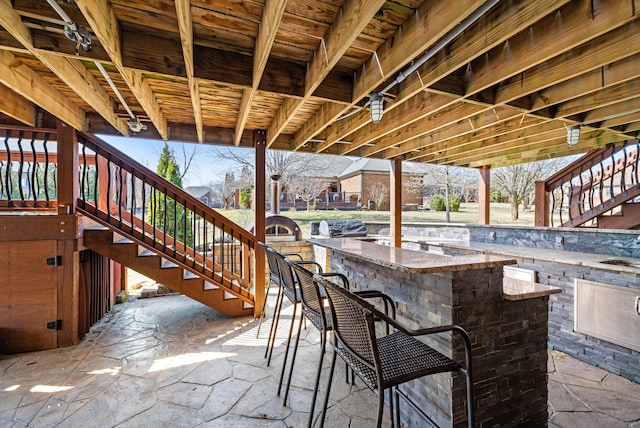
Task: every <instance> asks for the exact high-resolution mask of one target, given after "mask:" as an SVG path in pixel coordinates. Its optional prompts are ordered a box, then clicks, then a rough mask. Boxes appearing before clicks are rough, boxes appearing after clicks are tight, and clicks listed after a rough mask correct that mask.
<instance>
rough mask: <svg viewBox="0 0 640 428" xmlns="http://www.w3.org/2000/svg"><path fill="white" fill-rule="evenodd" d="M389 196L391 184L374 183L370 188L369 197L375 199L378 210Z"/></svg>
mask: <svg viewBox="0 0 640 428" xmlns="http://www.w3.org/2000/svg"><path fill="white" fill-rule="evenodd" d="M388 196H389V186H387V185H386V184H383V183H377V184H374V185H373V186H371V187H370V188H369V197H370V198H371V200H373V203H374V204H375V208H376V210H377V211H379V210H380V208H381V207H382V204H383V203H384V200H385V199H387V197H388Z"/></svg>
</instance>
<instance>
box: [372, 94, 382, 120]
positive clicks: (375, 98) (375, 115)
mask: <svg viewBox="0 0 640 428" xmlns="http://www.w3.org/2000/svg"><path fill="white" fill-rule="evenodd" d="M369 110H370V111H371V121H372V122H373V123H378V122H380V120H381V119H382V115H383V114H384V99H383V98H382V95H381V94H380V92H372V93H371V97H370V99H369Z"/></svg>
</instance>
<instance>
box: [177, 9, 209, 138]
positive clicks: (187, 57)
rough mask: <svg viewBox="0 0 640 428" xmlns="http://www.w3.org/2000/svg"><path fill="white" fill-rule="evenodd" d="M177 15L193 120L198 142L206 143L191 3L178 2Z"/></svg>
mask: <svg viewBox="0 0 640 428" xmlns="http://www.w3.org/2000/svg"><path fill="white" fill-rule="evenodd" d="M176 14H177V16H178V29H179V30H180V42H181V43H182V54H183V55H184V66H185V70H186V72H187V80H188V83H189V93H190V94H191V104H192V105H193V118H194V119H195V122H196V132H197V134H198V142H200V143H202V142H203V141H204V130H203V125H202V106H201V105H200V88H199V85H198V81H197V80H196V78H195V74H194V66H193V23H192V22H193V21H192V19H191V1H190V0H176Z"/></svg>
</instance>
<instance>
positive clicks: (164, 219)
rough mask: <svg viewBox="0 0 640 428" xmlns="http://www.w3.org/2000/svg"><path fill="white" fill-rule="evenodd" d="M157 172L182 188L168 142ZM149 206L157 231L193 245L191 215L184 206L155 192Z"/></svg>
mask: <svg viewBox="0 0 640 428" xmlns="http://www.w3.org/2000/svg"><path fill="white" fill-rule="evenodd" d="M156 172H157V173H158V175H160V176H162V177H164V178H166V179H167V180H168V181H170V182H171V183H173V184H175V185H176V186H177V187H179V188H182V175H181V174H180V167H179V166H178V164H177V163H176V158H175V155H174V153H173V150H171V149H169V145H168V144H167V143H166V142H165V143H164V147H163V148H162V153H161V154H160V159H159V160H158V169H157V171H156ZM149 205H150V206H149V218H148V221H149V223H151V224H154V225H155V227H156V229H159V230H161V231H163V232H165V233H166V234H167V235H169V236H171V237H173V238H175V239H176V240H178V241H181V242H184V243H185V244H186V245H191V241H192V236H191V215H190V214H189V213H187V212H186V210H185V209H184V207H183V206H182V205H180V204H176V201H175V200H173V199H170V198H169V196H168V195H166V196H165V195H162V194H160V193H159V192H155V194H154V196H153V198H152V199H151V202H150V204H149Z"/></svg>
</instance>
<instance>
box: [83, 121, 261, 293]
mask: <svg viewBox="0 0 640 428" xmlns="http://www.w3.org/2000/svg"><path fill="white" fill-rule="evenodd" d="M78 143H79V151H80V162H79V163H80V165H79V167H80V174H79V181H80V184H79V185H80V188H79V198H78V211H79V212H81V213H82V214H83V215H85V216H87V217H89V218H91V219H93V220H95V221H96V222H98V223H100V224H102V225H103V226H106V227H107V228H109V229H111V230H113V231H115V232H116V233H117V234H119V235H122V236H124V237H126V238H127V239H130V240H131V241H132V242H134V243H135V244H137V245H139V246H142V247H144V248H146V249H148V250H151V251H153V252H154V253H156V254H159V255H161V256H162V257H163V258H165V259H167V260H170V261H171V262H173V263H175V264H176V265H178V266H180V267H181V268H182V269H184V270H186V271H189V272H191V273H192V274H195V275H198V276H200V277H201V278H203V279H204V280H206V281H209V282H211V283H213V284H215V285H216V286H218V287H221V288H222V289H223V290H224V291H226V292H228V293H230V294H231V295H233V296H236V297H237V298H239V299H241V300H242V301H244V302H246V303H247V304H249V305H254V304H255V296H254V293H253V291H252V284H253V280H252V277H251V275H252V261H253V260H254V257H253V252H254V249H255V237H254V235H252V234H251V233H250V232H248V231H247V230H245V229H243V228H242V227H240V226H238V225H237V224H235V223H233V222H232V221H230V220H229V219H227V218H225V217H224V216H222V215H221V214H219V213H217V212H216V211H214V210H213V209H211V208H209V207H208V206H206V205H204V204H203V203H202V202H200V201H199V200H197V199H196V198H194V197H193V196H191V195H189V194H187V193H186V192H185V191H184V190H182V189H180V188H178V187H177V186H175V185H174V184H172V183H170V182H169V181H167V180H165V179H164V178H162V177H160V176H158V175H157V174H156V173H154V172H152V171H151V170H149V169H147V168H145V167H144V166H142V165H140V164H139V163H137V162H136V161H134V160H133V159H131V158H130V157H128V156H127V155H125V154H124V153H122V152H120V151H118V150H116V149H115V148H113V147H111V146H109V145H108V144H106V143H104V142H102V141H100V140H99V139H97V138H95V137H92V136H90V135H87V134H82V133H79V134H78ZM167 285H168V284H167Z"/></svg>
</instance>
